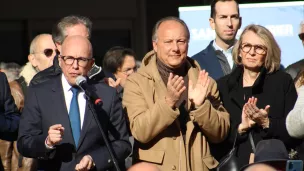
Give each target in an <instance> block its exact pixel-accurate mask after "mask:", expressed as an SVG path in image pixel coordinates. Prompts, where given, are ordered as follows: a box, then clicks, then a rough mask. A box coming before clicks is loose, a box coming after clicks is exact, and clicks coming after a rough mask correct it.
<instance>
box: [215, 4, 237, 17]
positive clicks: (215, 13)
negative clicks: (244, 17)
mask: <svg viewBox="0 0 304 171" xmlns="http://www.w3.org/2000/svg"><path fill="white" fill-rule="evenodd" d="M227 1H234V2H235V3H236V5H237V8H238V13H239V14H240V9H239V2H238V1H237V0H213V1H212V2H211V13H210V18H215V15H216V10H215V5H216V3H218V2H227Z"/></svg>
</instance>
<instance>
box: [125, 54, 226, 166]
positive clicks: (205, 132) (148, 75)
mask: <svg viewBox="0 0 304 171" xmlns="http://www.w3.org/2000/svg"><path fill="white" fill-rule="evenodd" d="M187 64H188V65H191V69H189V71H188V77H189V80H192V81H193V83H194V84H195V83H196V81H197V78H198V74H199V70H200V67H199V65H198V63H197V62H196V61H194V60H192V59H191V58H187ZM210 79H211V78H210ZM165 94H166V85H165V84H164V82H163V80H162V79H161V77H160V75H159V72H158V70H157V66H156V55H155V53H154V52H149V53H148V54H147V55H146V56H145V58H144V59H143V62H142V65H141V68H140V69H139V70H138V72H137V73H135V74H133V75H131V76H130V77H129V78H128V80H127V82H126V85H125V88H124V96H123V105H124V107H125V109H126V111H127V114H128V118H129V120H130V129H131V132H132V135H133V136H134V138H135V139H136V143H135V146H134V160H135V161H145V162H151V163H154V164H156V165H157V166H158V167H159V168H160V169H161V170H162V171H169V170H180V171H207V170H209V169H212V168H215V167H216V166H217V165H218V162H217V161H216V160H215V159H214V158H213V157H212V155H211V154H210V150H209V145H208V141H210V142H213V143H218V142H221V141H222V140H224V139H225V137H226V135H227V134H228V131H229V126H230V123H229V114H228V113H227V112H226V110H225V109H224V107H223V106H222V103H221V101H220V97H219V92H218V90H217V86H216V83H215V81H214V80H213V79H211V81H210V86H209V88H208V94H209V95H208V97H207V99H206V100H205V102H204V103H203V104H202V105H201V106H199V107H197V108H196V109H193V110H192V111H190V113H189V115H190V119H191V120H190V121H189V122H188V123H187V131H186V142H184V139H183V138H182V135H181V131H180V127H179V121H178V119H177V118H178V116H179V110H178V109H176V110H173V109H172V108H170V107H169V106H168V105H167V104H166V102H165ZM188 104H189V105H190V102H189V103H188ZM189 107H190V106H189Z"/></svg>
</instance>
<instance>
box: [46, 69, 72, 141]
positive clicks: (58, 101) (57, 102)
mask: <svg viewBox="0 0 304 171" xmlns="http://www.w3.org/2000/svg"><path fill="white" fill-rule="evenodd" d="M61 76H62V75H61V74H60V75H59V76H58V77H56V78H55V79H54V81H53V85H52V86H51V87H52V88H51V89H52V92H53V93H51V95H50V96H51V99H52V102H53V104H52V106H53V107H54V108H55V111H56V112H55V113H54V114H55V115H56V116H55V117H56V118H58V119H57V120H58V121H59V123H60V124H62V126H63V127H64V129H65V131H64V132H65V134H64V140H63V141H64V142H69V143H72V144H73V145H74V146H75V142H74V139H73V136H72V135H73V134H72V129H71V124H70V119H69V114H68V110H67V107H66V103H65V99H64V92H63V88H62V82H61Z"/></svg>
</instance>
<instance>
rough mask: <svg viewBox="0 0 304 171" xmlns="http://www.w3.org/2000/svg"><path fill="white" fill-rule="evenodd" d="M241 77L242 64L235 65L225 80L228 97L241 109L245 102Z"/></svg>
mask: <svg viewBox="0 0 304 171" xmlns="http://www.w3.org/2000/svg"><path fill="white" fill-rule="evenodd" d="M242 77H243V68H242V66H237V67H236V68H235V69H234V71H233V72H232V73H231V75H230V77H229V78H228V80H227V86H228V94H229V97H230V99H231V101H232V102H234V103H235V104H236V105H237V106H238V107H239V108H240V109H241V110H242V109H243V106H244V103H245V101H244V92H243V79H241V78H242Z"/></svg>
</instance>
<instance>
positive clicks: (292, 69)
mask: <svg viewBox="0 0 304 171" xmlns="http://www.w3.org/2000/svg"><path fill="white" fill-rule="evenodd" d="M303 69H304V59H302V60H299V61H297V62H295V63H293V64H291V65H289V66H288V67H287V68H286V69H285V71H286V72H287V73H288V74H290V76H291V77H292V79H293V80H294V81H297V79H298V76H299V73H300V72H301V71H302V70H303Z"/></svg>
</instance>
